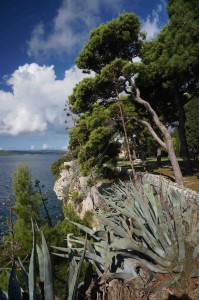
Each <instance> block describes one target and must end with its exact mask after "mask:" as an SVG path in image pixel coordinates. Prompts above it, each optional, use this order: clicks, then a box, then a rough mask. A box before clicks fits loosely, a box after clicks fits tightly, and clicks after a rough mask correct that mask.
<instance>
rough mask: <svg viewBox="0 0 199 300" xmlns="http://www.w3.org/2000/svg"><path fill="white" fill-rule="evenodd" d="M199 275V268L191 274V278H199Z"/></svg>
mask: <svg viewBox="0 0 199 300" xmlns="http://www.w3.org/2000/svg"><path fill="white" fill-rule="evenodd" d="M197 277H199V269H194V270H193V272H192V274H191V278H197Z"/></svg>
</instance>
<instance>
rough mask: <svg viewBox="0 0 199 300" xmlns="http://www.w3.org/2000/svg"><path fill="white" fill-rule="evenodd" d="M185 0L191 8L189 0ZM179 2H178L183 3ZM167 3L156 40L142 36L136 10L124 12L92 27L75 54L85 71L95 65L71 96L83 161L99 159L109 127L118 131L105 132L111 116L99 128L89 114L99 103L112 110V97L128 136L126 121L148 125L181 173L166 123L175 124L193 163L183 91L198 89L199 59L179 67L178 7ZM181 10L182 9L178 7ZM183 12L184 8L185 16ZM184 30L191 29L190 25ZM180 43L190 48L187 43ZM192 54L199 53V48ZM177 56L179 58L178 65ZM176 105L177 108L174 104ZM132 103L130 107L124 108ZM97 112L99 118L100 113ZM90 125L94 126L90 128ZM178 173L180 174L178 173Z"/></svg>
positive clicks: (72, 134)
mask: <svg viewBox="0 0 199 300" xmlns="http://www.w3.org/2000/svg"><path fill="white" fill-rule="evenodd" d="M181 2H182V4H183V5H184V6H185V8H186V9H187V7H186V1H181ZM179 3H180V1H179ZM179 3H178V5H180V4H179ZM189 8H190V9H191V8H192V10H193V7H191V6H189ZM168 9H169V16H170V21H169V23H168V25H166V26H165V27H164V28H163V29H162V31H161V32H160V34H159V35H158V37H157V39H156V40H153V41H150V42H144V39H143V38H144V34H143V33H141V32H140V25H139V21H138V19H137V17H136V16H135V15H134V14H127V13H124V14H122V15H120V16H119V17H118V18H117V19H115V20H113V21H111V22H109V23H107V24H102V25H100V26H99V27H98V28H97V29H95V30H93V31H92V32H91V35H90V39H89V41H88V43H87V44H86V45H85V46H84V48H83V50H82V52H80V55H79V57H78V59H77V65H78V67H79V68H82V69H83V70H84V71H85V72H91V71H95V76H94V77H91V78H86V79H84V80H83V81H81V82H80V83H79V84H78V85H77V86H76V87H75V88H74V91H73V94H72V95H71V96H70V97H69V102H70V105H71V111H72V112H73V113H76V114H78V115H79V119H78V120H77V123H76V128H75V129H73V130H72V133H71V141H70V146H71V147H73V146H75V143H74V140H75V139H74V136H75V135H77V136H78V137H81V139H82V141H81V142H80V140H79V141H78V142H77V143H76V147H77V149H79V154H78V157H79V161H80V162H81V163H82V161H83V157H84V159H86V160H87V161H88V159H90V158H91V157H92V163H91V165H92V164H93V165H95V162H94V161H96V157H98V155H97V153H99V154H100V155H102V153H103V151H104V149H106V146H105V144H106V143H107V140H109V141H111V138H110V136H108V135H107V132H109V134H110V133H111V134H112V137H113V136H114V134H115V130H112V132H111V131H107V132H106V130H107V128H106V127H107V124H108V123H107V121H106V122H105V126H104V127H103V126H101V125H100V126H99V127H98V128H96V127H95V128H93V127H92V126H91V124H89V122H88V121H86V119H87V118H88V116H92V118H94V119H95V117H94V115H95V114H96V115H97V113H96V112H94V111H95V110H99V114H100V115H101V113H102V111H100V109H101V108H100V107H102V109H104V113H105V109H106V110H107V111H108V110H111V107H112V104H113V103H117V104H118V107H119V115H120V118H118V123H119V122H122V126H123V130H124V135H125V137H126V136H127V132H125V131H126V128H125V127H126V123H127V124H128V123H130V124H131V126H133V125H134V128H136V126H135V124H138V123H140V125H142V126H146V127H147V129H148V130H149V131H150V133H151V134H152V136H153V137H154V138H155V139H156V141H157V142H158V143H159V144H160V145H161V146H162V147H163V148H164V149H165V150H167V151H168V153H169V157H170V160H171V163H172V166H173V169H176V170H177V169H178V171H177V173H179V174H180V169H179V165H178V163H177V159H176V156H175V152H174V148H173V145H172V139H171V136H170V134H169V132H168V130H167V128H168V126H170V125H172V124H174V125H176V124H177V125H178V127H179V136H180V141H181V153H182V156H183V158H185V161H186V162H187V163H189V154H188V152H186V151H187V150H188V147H187V145H186V135H185V112H184V107H183V106H184V104H185V103H186V102H187V97H186V95H185V92H191V91H192V90H194V88H195V92H196V86H197V84H196V83H197V76H196V73H195V74H194V72H195V68H196V63H197V60H196V59H195V60H194V59H193V60H192V63H191V64H190V65H188V63H186V67H184V66H183V67H181V64H182V63H181V62H180V61H179V57H178V58H176V62H175V57H176V55H177V56H178V55H179V56H180V55H181V54H180V52H179V51H180V50H178V51H177V50H175V47H173V48H172V49H170V48H171V41H172V39H176V40H175V41H173V43H174V44H175V45H176V49H177V44H178V43H179V40H178V36H176V38H175V37H173V36H172V35H174V33H175V34H177V32H176V31H175V28H174V27H175V26H176V23H175V20H176V18H177V13H178V12H177V7H176V6H175V5H174V3H173V2H172V1H171V2H169V3H168ZM185 11H186V10H185ZM181 13H182V10H180V14H181ZM183 16H184V12H183V15H182V18H183ZM189 16H190V18H192V19H193V18H194V17H195V15H194V13H191V14H189ZM180 20H181V15H180V18H179V20H178V26H180ZM125 24H126V25H125ZM132 24H133V25H132ZM135 27H136V30H135ZM110 29H111V30H110ZM186 30H188V29H187V28H186ZM122 39H124V41H122ZM181 40H182V38H181ZM121 41H122V42H121ZM191 41H192V43H193V46H194V47H196V48H197V42H196V39H195V40H194V36H193V38H192V39H191ZM194 43H195V44H194ZM181 46H182V47H184V48H186V43H185V44H182V45H181ZM181 46H180V48H181ZM189 50H190V49H188V50H187V51H189ZM172 51H173V52H172ZM175 51H176V52H175ZM190 51H191V50H190ZM136 56H140V57H141V58H142V62H141V63H134V62H133V58H134V57H136ZM193 56H194V58H195V52H194V53H193ZM174 62H175V63H176V64H177V63H178V67H177V66H176V65H175V63H174ZM187 68H188V70H187ZM138 74H139V75H138ZM137 75H138V76H137ZM122 95H125V96H122ZM144 99H146V100H144ZM126 105H127V106H128V109H129V107H130V106H131V107H132V111H131V117H130V118H129V115H130V114H129V115H128V117H126V116H124V111H125V106H126ZM174 106H175V107H176V109H173V108H174ZM94 107H95V109H94ZM153 107H155V110H154V109H153ZM128 109H126V111H125V114H126V113H127V111H128ZM107 111H106V112H107ZM109 113H110V112H109ZM93 114H94V115H93ZM105 114H106V113H105ZM158 115H159V116H158ZM107 117H108V115H107ZM98 118H99V119H100V117H99V116H98ZM98 121H99V120H98ZM101 121H102V120H101ZM103 121H104V120H103ZM99 122H100V121H99ZM152 123H153V125H152ZM88 126H89V127H90V128H92V129H91V130H90V129H89V128H88ZM115 128H116V127H115ZM142 128H143V127H142ZM89 130H90V131H89ZM75 131H76V133H75ZM74 133H75V134H74ZM103 133H104V136H103ZM131 134H132V131H131ZM105 137H107V138H108V139H106V138H105ZM76 141H77V139H76ZM183 141H184V143H183ZM96 142H98V143H99V144H98V145H97V144H96ZM77 144H79V146H77ZM99 145H100V147H99ZM102 145H103V146H102ZM74 148H75V147H74ZM80 148H81V150H80ZM83 149H84V150H83ZM91 149H92V150H91ZM93 150H95V151H93ZM88 153H89V154H88ZM93 155H94V156H93ZM88 156H89V157H88ZM94 157H95V158H94ZM187 169H188V164H187ZM177 173H176V176H178V175H177ZM180 177H181V175H179V180H178V181H179V182H182V180H181V179H180ZM181 178H182V177H181Z"/></svg>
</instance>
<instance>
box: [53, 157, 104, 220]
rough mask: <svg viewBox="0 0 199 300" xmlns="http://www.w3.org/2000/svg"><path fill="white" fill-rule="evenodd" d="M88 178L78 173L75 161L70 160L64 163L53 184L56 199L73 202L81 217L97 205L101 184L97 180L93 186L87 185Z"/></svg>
mask: <svg viewBox="0 0 199 300" xmlns="http://www.w3.org/2000/svg"><path fill="white" fill-rule="evenodd" d="M89 179H90V177H89V176H86V177H84V176H81V175H80V171H79V167H78V164H77V162H76V161H70V162H65V163H64V165H63V168H62V170H61V172H60V177H59V179H57V180H56V182H55V184H54V192H55V193H56V195H57V197H58V199H59V200H62V201H66V202H67V203H71V204H73V205H74V207H75V208H76V211H77V212H78V214H79V216H80V217H81V218H83V217H84V215H85V213H86V212H87V211H93V210H95V209H96V208H97V207H98V202H99V192H98V188H100V186H101V185H102V184H101V183H100V182H98V183H97V184H96V185H95V186H89V184H88V181H89ZM78 196H79V198H78Z"/></svg>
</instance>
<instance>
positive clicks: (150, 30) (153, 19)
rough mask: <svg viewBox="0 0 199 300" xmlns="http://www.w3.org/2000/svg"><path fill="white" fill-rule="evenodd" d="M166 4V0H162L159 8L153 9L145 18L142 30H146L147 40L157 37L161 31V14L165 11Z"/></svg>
mask: <svg viewBox="0 0 199 300" xmlns="http://www.w3.org/2000/svg"><path fill="white" fill-rule="evenodd" d="M165 6H166V3H165V1H164V0H161V2H160V3H159V4H158V5H157V8H156V9H153V10H152V14H151V15H148V16H147V18H146V19H145V20H143V22H142V31H144V32H146V34H147V37H146V39H147V40H151V39H153V38H155V37H156V35H157V34H158V33H159V31H160V29H161V27H162V24H161V22H160V14H161V12H162V11H163V7H165Z"/></svg>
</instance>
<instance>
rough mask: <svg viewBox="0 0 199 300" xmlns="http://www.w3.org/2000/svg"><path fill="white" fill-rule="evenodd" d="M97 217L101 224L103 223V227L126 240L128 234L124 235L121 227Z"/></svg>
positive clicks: (99, 216) (104, 218)
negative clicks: (105, 226)
mask: <svg viewBox="0 0 199 300" xmlns="http://www.w3.org/2000/svg"><path fill="white" fill-rule="evenodd" d="M97 217H98V219H99V220H100V221H101V222H103V224H104V225H107V226H108V227H109V228H110V229H112V230H114V232H115V233H116V234H118V235H120V236H121V237H123V236H125V237H127V238H128V234H127V233H126V231H125V230H124V229H123V228H122V227H120V226H118V225H116V224H115V223H114V222H112V221H111V220H109V219H107V218H106V217H104V216H103V215H98V216H97Z"/></svg>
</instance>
